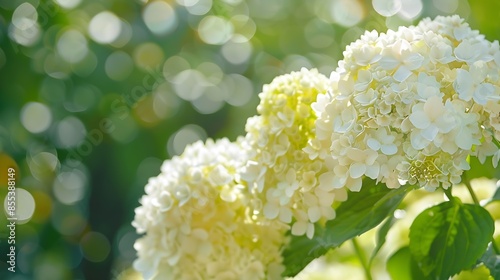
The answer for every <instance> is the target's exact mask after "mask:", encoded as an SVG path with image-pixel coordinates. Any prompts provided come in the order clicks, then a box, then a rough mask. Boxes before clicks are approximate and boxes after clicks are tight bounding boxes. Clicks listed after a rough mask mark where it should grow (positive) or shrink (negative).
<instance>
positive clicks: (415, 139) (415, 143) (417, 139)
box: [410, 130, 429, 150]
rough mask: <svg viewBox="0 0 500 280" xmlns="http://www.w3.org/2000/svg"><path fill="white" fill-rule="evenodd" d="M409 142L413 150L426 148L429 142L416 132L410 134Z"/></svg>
mask: <svg viewBox="0 0 500 280" xmlns="http://www.w3.org/2000/svg"><path fill="white" fill-rule="evenodd" d="M410 142H411V146H412V147H413V148H414V149H415V150H422V149H423V148H425V147H427V145H429V140H426V139H425V138H423V137H422V135H421V134H420V131H417V130H415V131H412V132H411V134H410Z"/></svg>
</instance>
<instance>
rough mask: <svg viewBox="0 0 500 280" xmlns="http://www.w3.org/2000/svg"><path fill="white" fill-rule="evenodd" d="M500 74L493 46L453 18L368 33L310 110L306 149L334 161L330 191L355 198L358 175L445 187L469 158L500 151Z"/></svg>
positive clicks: (456, 179)
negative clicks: (312, 119)
mask: <svg viewBox="0 0 500 280" xmlns="http://www.w3.org/2000/svg"><path fill="white" fill-rule="evenodd" d="M499 69H500V51H499V44H498V42H497V41H495V42H489V41H487V40H485V38H484V36H482V35H480V34H479V33H478V32H477V31H473V30H471V29H470V27H469V26H468V24H467V23H464V22H463V20H462V19H461V18H459V17H458V16H451V17H437V18H436V19H435V20H430V19H424V20H423V21H421V22H420V23H419V24H418V25H417V26H412V27H408V28H407V27H400V28H399V29H398V30H397V31H391V30H389V31H388V32H387V33H386V34H384V33H382V34H380V35H379V34H378V33H377V32H376V31H372V32H366V33H365V34H364V35H363V36H361V38H360V39H359V40H357V41H356V42H354V43H352V44H351V45H350V46H348V47H347V49H346V50H345V51H344V60H343V61H341V62H339V67H338V69H337V70H336V71H335V72H333V73H332V75H331V80H332V85H333V86H332V89H331V91H330V92H329V93H328V94H325V95H322V96H319V97H318V101H317V102H316V103H315V104H314V106H313V108H314V109H315V111H316V114H317V115H318V120H317V122H316V126H317V141H318V142H320V143H322V144H321V145H318V144H315V145H310V147H309V148H308V149H307V151H309V154H310V156H311V157H312V158H315V157H316V156H318V157H322V156H323V157H326V158H331V159H333V160H334V161H335V163H334V168H333V170H332V171H331V176H332V177H334V178H335V185H336V186H338V187H341V186H347V187H348V188H350V189H351V190H353V191H358V190H359V189H360V188H361V180H362V178H364V177H369V178H371V179H374V180H377V181H381V182H384V183H386V184H387V186H388V187H390V188H398V187H399V186H400V185H401V184H404V183H405V182H409V183H410V184H417V185H419V186H422V187H425V188H427V189H430V190H433V189H435V188H437V187H439V186H442V187H444V188H448V187H449V186H450V185H451V184H456V183H459V182H460V181H461V175H462V173H463V171H464V170H467V169H469V164H468V161H467V158H468V157H469V156H476V157H478V158H479V160H480V161H481V162H484V161H485V158H486V157H488V156H491V155H493V154H495V152H496V151H497V150H498V148H497V147H496V145H495V142H496V141H497V140H498V139H500V125H499V124H500V122H499V120H500V117H499V113H500V104H499V99H500V87H499V86H500V77H499V74H500V73H499ZM494 158H495V159H498V156H495V157H494ZM496 163H497V162H494V164H496Z"/></svg>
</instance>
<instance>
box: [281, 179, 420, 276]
mask: <svg viewBox="0 0 500 280" xmlns="http://www.w3.org/2000/svg"><path fill="white" fill-rule="evenodd" d="M409 189H410V187H408V186H402V187H401V188H399V189H388V188H387V187H386V186H385V184H377V185H376V184H375V182H374V181H373V180H365V181H364V182H363V188H362V189H361V191H359V192H350V193H349V196H348V199H347V200H346V201H344V202H343V203H342V204H340V206H339V207H338V208H337V209H336V213H337V216H336V218H335V219H333V220H331V221H328V222H327V223H326V225H325V227H324V228H322V227H321V226H319V225H316V227H315V234H314V237H313V238H312V239H308V238H307V237H306V236H291V242H290V243H289V245H288V246H287V247H286V248H285V250H284V252H283V254H282V255H283V258H284V264H285V266H286V270H285V272H284V273H283V275H284V276H295V275H297V273H299V272H300V271H301V270H302V269H303V268H304V267H305V266H306V265H307V264H309V263H310V262H311V261H312V260H314V259H315V258H317V257H319V256H322V255H324V254H325V253H326V252H328V250H330V249H332V248H335V247H338V246H339V245H341V244H342V243H344V242H345V241H346V240H349V239H351V238H353V237H356V236H358V235H361V234H363V233H365V232H366V231H368V230H370V229H372V228H374V227H375V226H377V225H378V224H380V223H381V222H382V221H383V220H384V219H385V218H386V217H387V216H388V215H389V214H392V212H394V210H395V209H396V208H397V206H398V205H399V204H400V203H401V201H402V200H403V198H404V196H405V195H406V193H407V191H408V190H409Z"/></svg>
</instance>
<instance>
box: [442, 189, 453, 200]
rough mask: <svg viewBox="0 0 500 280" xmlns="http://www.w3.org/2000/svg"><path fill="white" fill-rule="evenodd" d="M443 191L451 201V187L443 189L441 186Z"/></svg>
mask: <svg viewBox="0 0 500 280" xmlns="http://www.w3.org/2000/svg"><path fill="white" fill-rule="evenodd" d="M443 191H444V194H446V197H447V198H448V199H449V200H450V201H452V200H453V194H451V187H450V188H447V189H444V188H443Z"/></svg>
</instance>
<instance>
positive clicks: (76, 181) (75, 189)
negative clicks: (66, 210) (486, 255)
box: [53, 170, 87, 205]
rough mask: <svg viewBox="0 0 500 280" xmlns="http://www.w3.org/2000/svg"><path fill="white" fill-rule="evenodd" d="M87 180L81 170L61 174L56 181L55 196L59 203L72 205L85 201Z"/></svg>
mask: <svg viewBox="0 0 500 280" xmlns="http://www.w3.org/2000/svg"><path fill="white" fill-rule="evenodd" d="M86 180H87V178H86V177H85V175H84V174H83V173H82V172H81V171H79V170H73V171H72V172H61V173H60V174H59V175H57V177H56V179H55V180H54V187H53V190H54V195H55V197H56V198H57V200H59V202H61V203H63V204H66V205H72V204H75V203H76V202H78V201H80V200H82V199H83V197H84V195H85V186H86Z"/></svg>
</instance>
